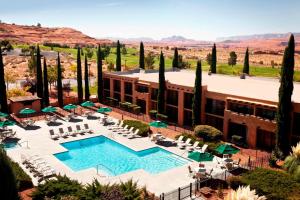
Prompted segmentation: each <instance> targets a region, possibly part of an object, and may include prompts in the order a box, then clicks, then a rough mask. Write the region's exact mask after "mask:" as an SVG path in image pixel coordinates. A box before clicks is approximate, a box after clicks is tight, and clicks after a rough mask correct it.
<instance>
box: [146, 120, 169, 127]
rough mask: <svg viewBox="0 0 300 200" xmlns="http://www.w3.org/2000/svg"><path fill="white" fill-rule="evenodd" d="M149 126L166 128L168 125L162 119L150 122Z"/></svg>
mask: <svg viewBox="0 0 300 200" xmlns="http://www.w3.org/2000/svg"><path fill="white" fill-rule="evenodd" d="M149 126H152V127H155V128H166V127H167V126H168V125H167V124H166V123H164V122H161V121H154V122H150V123H149Z"/></svg>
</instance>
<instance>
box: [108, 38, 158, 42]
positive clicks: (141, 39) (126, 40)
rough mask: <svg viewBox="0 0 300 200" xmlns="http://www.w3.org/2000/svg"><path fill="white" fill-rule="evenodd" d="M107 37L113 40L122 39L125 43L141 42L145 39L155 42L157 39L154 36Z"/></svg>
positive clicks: (145, 40)
mask: <svg viewBox="0 0 300 200" xmlns="http://www.w3.org/2000/svg"><path fill="white" fill-rule="evenodd" d="M106 39H108V40H111V41H117V40H120V41H121V42H125V43H139V42H141V41H143V42H155V40H154V39H153V38H150V37H136V38H120V37H107V38H106Z"/></svg>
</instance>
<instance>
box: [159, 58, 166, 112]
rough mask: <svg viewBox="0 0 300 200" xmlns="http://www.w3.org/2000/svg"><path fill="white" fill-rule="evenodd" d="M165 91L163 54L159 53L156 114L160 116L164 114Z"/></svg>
mask: <svg viewBox="0 0 300 200" xmlns="http://www.w3.org/2000/svg"><path fill="white" fill-rule="evenodd" d="M165 90H166V81H165V58H164V54H163V53H162V52H161V53H160V58H159V85H158V95H157V112H158V113H161V114H164V113H165Z"/></svg>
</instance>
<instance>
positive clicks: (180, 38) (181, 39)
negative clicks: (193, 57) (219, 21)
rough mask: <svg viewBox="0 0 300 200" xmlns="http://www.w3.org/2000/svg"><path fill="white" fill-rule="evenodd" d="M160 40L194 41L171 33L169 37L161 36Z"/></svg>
mask: <svg viewBox="0 0 300 200" xmlns="http://www.w3.org/2000/svg"><path fill="white" fill-rule="evenodd" d="M160 42H196V40H193V39H187V38H185V37H183V36H180V35H173V36H171V37H166V38H162V39H161V40H160Z"/></svg>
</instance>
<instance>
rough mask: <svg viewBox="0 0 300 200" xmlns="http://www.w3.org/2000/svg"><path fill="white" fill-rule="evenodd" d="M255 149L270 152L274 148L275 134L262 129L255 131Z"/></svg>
mask: <svg viewBox="0 0 300 200" xmlns="http://www.w3.org/2000/svg"><path fill="white" fill-rule="evenodd" d="M256 135H257V136H256V147H257V148H258V149H263V150H267V151H272V149H274V147H275V136H276V135H275V133H273V132H270V131H266V130H263V129H259V128H258V129H257V131H256Z"/></svg>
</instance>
